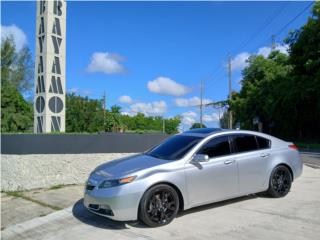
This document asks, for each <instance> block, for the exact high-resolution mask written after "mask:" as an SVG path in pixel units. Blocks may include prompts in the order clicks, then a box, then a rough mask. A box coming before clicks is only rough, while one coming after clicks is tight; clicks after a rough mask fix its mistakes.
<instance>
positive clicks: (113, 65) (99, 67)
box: [87, 52, 125, 74]
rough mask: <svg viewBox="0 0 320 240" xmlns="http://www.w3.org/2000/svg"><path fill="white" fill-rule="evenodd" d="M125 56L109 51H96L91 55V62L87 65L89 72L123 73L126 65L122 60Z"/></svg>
mask: <svg viewBox="0 0 320 240" xmlns="http://www.w3.org/2000/svg"><path fill="white" fill-rule="evenodd" d="M122 61H123V57H121V56H120V55H117V54H111V53H108V52H95V53H93V54H92V56H91V62H90V64H89V66H88V67H87V71H88V72H102V73H105V74H116V73H123V72H124V71H125V69H124V67H123V66H122V65H121V63H120V62H122Z"/></svg>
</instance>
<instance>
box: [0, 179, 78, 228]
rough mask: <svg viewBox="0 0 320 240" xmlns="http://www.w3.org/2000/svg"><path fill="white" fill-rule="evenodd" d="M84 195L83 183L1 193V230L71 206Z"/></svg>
mask: <svg viewBox="0 0 320 240" xmlns="http://www.w3.org/2000/svg"><path fill="white" fill-rule="evenodd" d="M82 196H83V186H82V185H79V186H74V185H72V186H62V187H60V186H57V188H56V189H38V190H32V191H28V192H13V193H10V194H6V193H1V230H3V229H5V228H6V227H8V226H10V225H13V224H17V223H21V222H24V221H27V220H30V219H33V218H35V217H43V216H46V215H47V214H49V213H52V212H55V211H57V210H61V209H64V208H66V207H70V206H72V205H73V204H74V203H75V202H76V201H77V200H78V199H80V198H82Z"/></svg>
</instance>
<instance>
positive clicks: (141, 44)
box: [1, 1, 311, 130]
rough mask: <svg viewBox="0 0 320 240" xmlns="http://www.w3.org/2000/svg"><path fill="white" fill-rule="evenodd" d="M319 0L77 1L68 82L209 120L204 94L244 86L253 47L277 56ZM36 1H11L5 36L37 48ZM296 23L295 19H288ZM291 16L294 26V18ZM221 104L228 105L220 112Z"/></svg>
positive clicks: (147, 110) (219, 96)
mask: <svg viewBox="0 0 320 240" xmlns="http://www.w3.org/2000/svg"><path fill="white" fill-rule="evenodd" d="M310 3H311V2H306V1H303V2H274V1H273V2H89V1H88V2H86V1H81V2H74V1H68V3H67V33H66V34H67V37H66V38H67V40H66V41H67V42H66V45H67V49H66V89H67V91H68V92H74V93H75V94H79V95H82V96H89V97H90V98H94V99H101V98H102V96H103V94H104V91H105V93H106V99H107V108H110V106H112V105H114V104H116V105H119V106H121V108H122V112H123V114H131V115H132V114H136V113H137V112H142V113H144V114H146V115H149V116H155V115H160V116H164V117H174V116H177V115H179V116H181V117H182V125H181V128H182V129H183V130H185V129H187V128H188V127H189V126H190V125H191V124H192V123H194V122H199V107H198V105H199V104H200V98H199V97H200V82H201V81H203V84H204V85H203V86H204V87H203V89H204V92H203V94H204V103H209V102H214V101H221V100H226V99H227V97H228V75H227V67H226V66H227V65H226V64H227V60H228V56H229V55H230V56H231V59H232V61H231V63H232V89H233V90H235V91H239V90H240V89H241V84H240V80H241V70H242V69H243V68H244V67H245V66H246V59H247V58H248V57H249V56H250V55H251V54H262V55H264V56H267V55H268V53H269V52H270V46H271V43H272V40H271V39H272V37H271V36H272V35H275V34H276V35H275V36H274V38H275V42H276V44H277V49H278V50H279V51H281V52H283V53H286V52H287V46H286V45H285V44H284V43H283V40H284V39H285V37H286V36H287V35H288V32H289V31H291V30H294V29H298V28H300V27H301V26H302V25H303V24H304V23H306V21H307V18H308V16H310V10H311V7H310V8H309V9H308V10H306V11H305V12H303V13H302V14H301V15H300V16H299V17H298V18H296V19H295V20H294V21H293V22H292V23H290V21H291V20H292V19H294V18H295V17H296V16H297V15H298V14H299V13H300V12H301V11H303V10H304V9H305V8H306V7H307V6H308V5H310ZM35 22H36V4H35V2H32V1H28V2H26V1H23V2H12V1H10V2H8V1H1V39H2V40H3V39H4V37H6V36H8V35H11V34H12V35H13V36H14V39H15V43H16V46H17V48H18V49H21V48H22V47H23V46H27V47H28V48H29V49H30V51H31V53H32V55H33V57H34V52H35ZM288 23H290V24H289V25H288ZM287 25H288V26H287ZM220 114H221V112H220ZM218 119H219V111H218V110H216V109H213V108H211V107H205V108H204V116H203V120H204V124H205V125H207V126H210V127H217V126H219V123H218Z"/></svg>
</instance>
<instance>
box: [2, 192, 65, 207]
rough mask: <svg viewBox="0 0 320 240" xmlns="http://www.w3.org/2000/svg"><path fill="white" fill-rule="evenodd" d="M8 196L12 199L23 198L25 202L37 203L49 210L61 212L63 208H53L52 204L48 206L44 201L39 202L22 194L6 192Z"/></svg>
mask: <svg viewBox="0 0 320 240" xmlns="http://www.w3.org/2000/svg"><path fill="white" fill-rule="evenodd" d="M6 194H7V195H8V196H12V197H17V198H22V199H24V200H27V201H30V202H33V203H37V204H39V205H41V206H43V207H48V208H51V209H53V210H61V209H62V208H60V207H57V206H53V205H50V204H47V203H45V202H42V201H39V200H36V199H33V198H31V197H28V196H25V195H24V194H23V193H22V192H6Z"/></svg>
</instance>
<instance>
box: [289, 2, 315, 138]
mask: <svg viewBox="0 0 320 240" xmlns="http://www.w3.org/2000/svg"><path fill="white" fill-rule="evenodd" d="M286 42H287V43H288V44H289V46H290V57H289V62H290V64H291V65H292V72H291V74H290V78H291V82H290V84H291V85H292V86H293V87H292V89H291V91H289V92H286V95H285V97H286V99H287V101H288V102H290V104H291V105H292V106H293V107H292V108H291V120H292V119H294V120H295V129H292V131H293V132H294V133H295V135H296V136H298V137H300V138H306V137H307V138H308V137H313V138H314V137H319V136H320V2H319V1H317V2H315V4H314V7H313V10H312V16H311V17H309V19H308V21H307V23H306V24H305V25H304V26H303V27H301V28H300V29H299V30H297V31H294V32H292V33H291V34H290V35H289V37H288V38H287V39H286ZM285 87H288V86H285Z"/></svg>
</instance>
